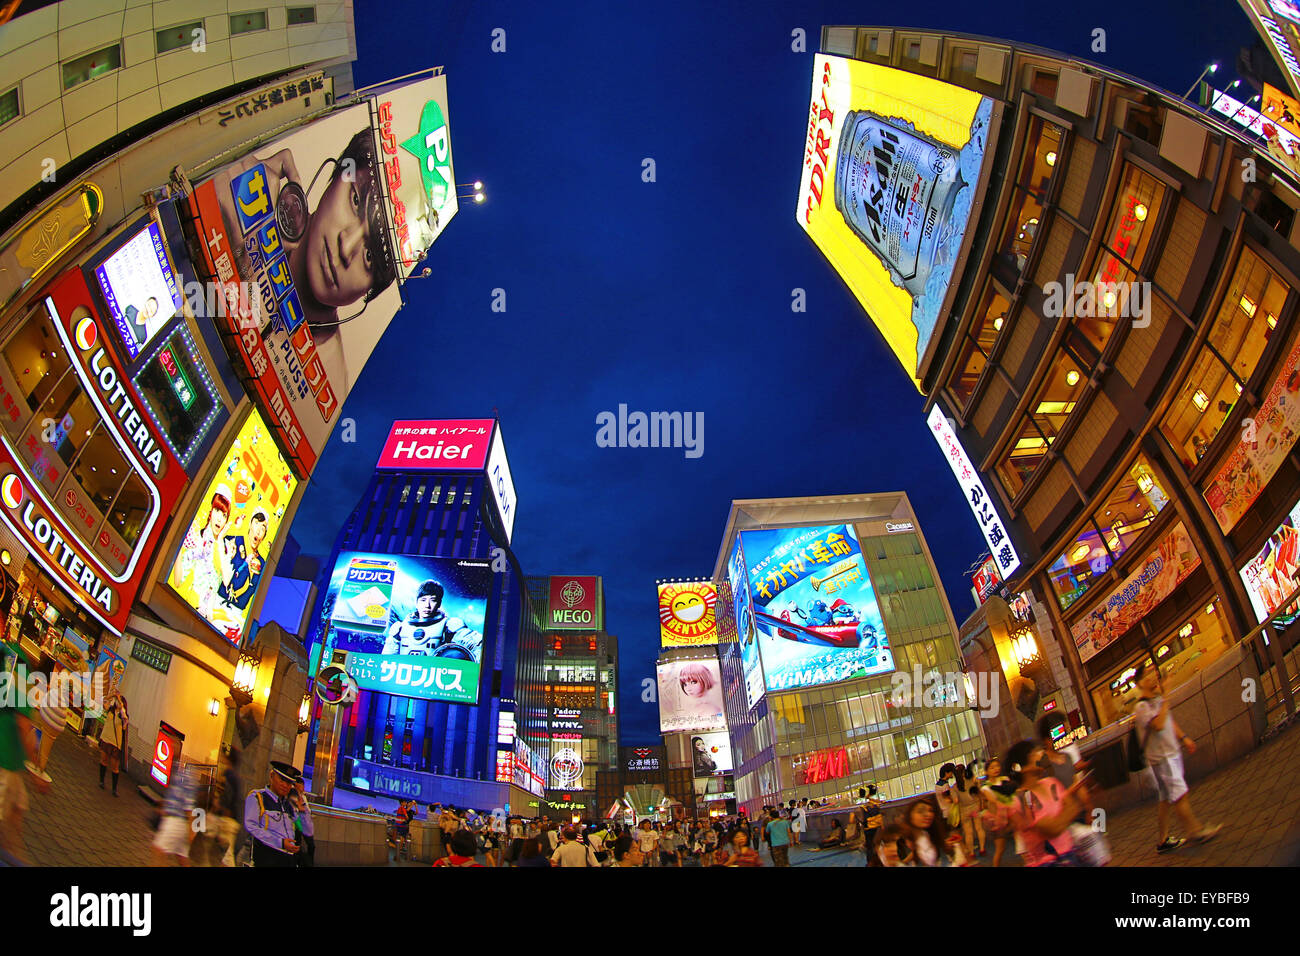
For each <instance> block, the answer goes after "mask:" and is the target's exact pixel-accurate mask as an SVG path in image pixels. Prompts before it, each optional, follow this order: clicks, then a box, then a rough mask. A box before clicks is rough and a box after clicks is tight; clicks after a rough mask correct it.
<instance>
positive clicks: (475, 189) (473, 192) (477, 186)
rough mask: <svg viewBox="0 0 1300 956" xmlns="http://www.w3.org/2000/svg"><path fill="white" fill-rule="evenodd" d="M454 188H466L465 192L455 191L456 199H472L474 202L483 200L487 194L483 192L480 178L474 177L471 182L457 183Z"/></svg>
mask: <svg viewBox="0 0 1300 956" xmlns="http://www.w3.org/2000/svg"><path fill="white" fill-rule="evenodd" d="M456 189H457V190H461V189H464V190H467V191H466V192H463V193H462V192H457V193H456V198H457V199H472V200H474V201H475V202H476V203H480V202H484V201H486V200H487V194H486V193H484V192H483V180H481V179H476V180H474V181H473V182H472V183H457V184H456Z"/></svg>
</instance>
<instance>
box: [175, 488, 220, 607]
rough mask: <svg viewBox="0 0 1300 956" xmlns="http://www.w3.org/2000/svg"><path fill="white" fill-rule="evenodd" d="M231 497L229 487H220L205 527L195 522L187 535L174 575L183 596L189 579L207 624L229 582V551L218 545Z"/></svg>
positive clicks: (208, 511)
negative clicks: (225, 583) (227, 555)
mask: <svg viewBox="0 0 1300 956" xmlns="http://www.w3.org/2000/svg"><path fill="white" fill-rule="evenodd" d="M230 497H231V495H230V489H229V488H228V487H227V486H226V485H217V487H216V489H215V490H214V491H213V494H212V500H211V501H210V502H209V504H208V509H207V514H205V515H203V517H202V519H201V521H202V523H201V524H200V519H196V520H195V522H194V524H193V525H191V526H190V530H189V533H188V534H186V535H185V541H184V542H183V543H182V544H181V553H180V555H179V557H178V558H177V559H176V567H175V569H174V570H173V571H172V575H173V580H172V586H173V587H175V588H177V590H181V591H182V593H184V592H183V588H184V587H185V583H186V579H187V578H189V589H190V591H191V593H192V594H193V596H194V598H195V600H194V602H193V603H194V606H195V609H196V610H197V611H198V612H199V613H200V614H202V615H203V616H204V617H205V618H207V619H208V620H212V611H213V608H214V607H215V606H216V605H217V603H218V601H219V599H220V595H219V593H218V591H219V589H220V587H221V585H222V582H223V581H225V580H227V579H228V574H227V567H228V561H227V558H226V551H225V549H224V548H218V547H217V542H218V541H220V540H222V537H221V533H222V532H223V531H225V530H226V524H227V523H228V522H229V521H230Z"/></svg>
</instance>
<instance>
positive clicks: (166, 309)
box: [95, 221, 182, 358]
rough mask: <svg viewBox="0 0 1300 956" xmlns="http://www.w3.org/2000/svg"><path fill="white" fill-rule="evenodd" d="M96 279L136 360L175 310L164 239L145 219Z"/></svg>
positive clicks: (176, 293)
mask: <svg viewBox="0 0 1300 956" xmlns="http://www.w3.org/2000/svg"><path fill="white" fill-rule="evenodd" d="M95 279H96V281H97V282H98V284H99V291H100V294H101V295H103V297H104V304H105V305H106V306H107V307H108V314H109V317H110V318H112V320H113V326H114V329H115V330H116V332H117V337H118V340H119V341H120V342H121V343H122V346H123V348H125V349H126V354H127V356H128V357H130V358H135V357H136V356H137V355H139V354H140V350H141V349H143V348H144V347H145V346H146V345H147V344H149V342H150V340H151V339H153V337H154V336H155V335H157V334H158V332H159V330H161V329H162V327H163V326H164V325H166V324H167V323H168V322H169V321H171V319H172V317H173V316H174V315H175V314H176V313H177V312H179V311H180V308H181V302H182V298H181V291H180V289H179V288H178V287H177V284H176V274H175V273H174V272H173V271H172V267H171V261H170V260H169V259H168V257H167V243H166V242H165V241H164V240H163V236H162V230H160V229H159V228H158V224H157V223H155V222H152V221H150V222H149V223H148V224H146V225H145V226H144V227H143V228H142V229H140V230H139V231H137V232H136V233H135V234H134V235H133V236H132V237H131V238H130V239H127V240H126V241H125V242H123V243H122V244H121V245H120V246H119V247H118V248H117V249H116V250H115V251H114V252H113V253H112V254H111V255H109V256H108V258H106V259H105V260H104V261H103V262H102V263H101V264H100V265H98V266H96V267H95Z"/></svg>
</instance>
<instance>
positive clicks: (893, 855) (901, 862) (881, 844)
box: [867, 823, 915, 866]
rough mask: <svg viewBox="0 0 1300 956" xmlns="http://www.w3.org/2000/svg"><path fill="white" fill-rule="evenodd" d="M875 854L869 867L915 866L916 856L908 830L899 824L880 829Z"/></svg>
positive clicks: (890, 824) (884, 826)
mask: <svg viewBox="0 0 1300 956" xmlns="http://www.w3.org/2000/svg"><path fill="white" fill-rule="evenodd" d="M878 829H879V832H878V833H877V836H876V842H875V853H873V854H872V855H871V862H870V863H868V864H867V865H868V866H913V865H915V864H914V863H913V862H912V857H913V856H914V854H913V852H912V849H911V847H910V845H909V844H908V842H907V830H906V828H904V827H902V826H900V825H898V824H897V823H889V824H885V825H882V826H881V827H879V828H878Z"/></svg>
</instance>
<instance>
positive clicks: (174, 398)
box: [134, 323, 222, 465]
mask: <svg viewBox="0 0 1300 956" xmlns="http://www.w3.org/2000/svg"><path fill="white" fill-rule="evenodd" d="M134 382H135V386H136V389H137V390H138V391H139V392H140V396H141V398H143V399H144V405H145V410H146V411H147V412H148V413H149V417H150V418H152V419H153V421H154V424H156V425H157V426H158V428H159V430H160V431H161V432H162V434H163V437H164V438H165V439H166V441H167V445H168V447H169V448H171V450H172V453H173V454H174V455H175V456H176V457H177V458H178V459H180V461H181V464H184V465H188V464H189V463H190V461H191V460H192V459H193V457H194V454H195V452H196V451H197V450H198V449H199V448H200V447H201V446H202V444H203V442H204V440H205V439H206V438H207V437H208V435H209V434H210V433H211V430H212V427H213V426H214V425H215V424H216V423H217V420H218V419H219V418H220V417H221V411H222V405H221V401H220V399H219V398H218V396H217V387H216V385H215V384H213V381H212V376H211V375H209V374H208V370H207V366H206V365H205V364H204V362H203V360H202V359H201V358H199V354H198V349H197V347H196V346H195V344H194V340H193V338H191V337H190V331H189V329H188V328H187V327H186V326H185V324H184V323H179V324H177V326H176V327H175V328H174V329H173V330H172V332H171V333H170V334H169V335H167V336H166V337H165V338H164V339H162V340H161V342H160V343H159V345H158V347H157V349H155V351H154V353H153V355H151V356H150V357H149V358H148V360H146V361H145V363H144V365H142V366H141V368H140V371H138V372H137V373H136V375H135V379H134Z"/></svg>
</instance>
